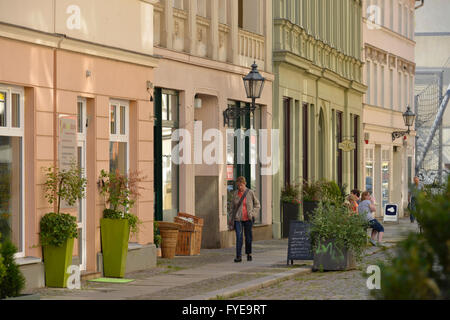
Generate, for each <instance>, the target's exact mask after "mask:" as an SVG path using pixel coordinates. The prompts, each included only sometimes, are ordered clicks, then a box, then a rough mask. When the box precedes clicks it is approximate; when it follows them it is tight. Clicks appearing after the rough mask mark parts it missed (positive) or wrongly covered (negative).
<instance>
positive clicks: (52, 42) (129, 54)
mask: <svg viewBox="0 0 450 320" xmlns="http://www.w3.org/2000/svg"><path fill="white" fill-rule="evenodd" d="M0 26H1V28H0V37H3V38H8V39H12V40H15V41H22V42H27V43H31V44H35V45H40V46H45V47H50V48H54V49H61V50H67V51H71V52H76V53H83V54H87V55H92V56H96V57H101V58H107V59H112V60H118V61H121V62H128V63H133V64H137V65H143V66H146V67H156V66H157V65H158V58H157V57H155V56H152V55H147V54H143V53H138V52H133V51H128V50H124V49H119V48H114V47H109V46H105V45H100V44H96V43H91V42H88V41H83V40H78V39H73V38H68V37H66V36H65V35H61V34H54V33H45V32H42V31H36V30H32V29H29V28H25V27H21V26H15V25H11V24H7V23H3V22H0Z"/></svg>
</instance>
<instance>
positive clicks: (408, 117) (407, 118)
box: [392, 106, 416, 141]
mask: <svg viewBox="0 0 450 320" xmlns="http://www.w3.org/2000/svg"><path fill="white" fill-rule="evenodd" d="M415 118H416V115H415V114H414V113H413V112H412V111H411V108H410V107H409V106H407V107H406V111H405V112H404V113H403V121H404V122H405V126H407V127H408V130H407V131H394V132H392V141H394V140H395V139H397V138H400V137H403V136H406V135H407V134H409V133H410V132H411V130H410V127H412V126H413V125H414V119H415Z"/></svg>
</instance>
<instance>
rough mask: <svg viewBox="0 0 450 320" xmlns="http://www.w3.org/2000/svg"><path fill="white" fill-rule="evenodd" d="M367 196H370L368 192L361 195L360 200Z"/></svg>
mask: <svg viewBox="0 0 450 320" xmlns="http://www.w3.org/2000/svg"><path fill="white" fill-rule="evenodd" d="M367 195H369V196H370V192H369V191H364V192H363V193H361V200H364V198H365V197H366V196H367Z"/></svg>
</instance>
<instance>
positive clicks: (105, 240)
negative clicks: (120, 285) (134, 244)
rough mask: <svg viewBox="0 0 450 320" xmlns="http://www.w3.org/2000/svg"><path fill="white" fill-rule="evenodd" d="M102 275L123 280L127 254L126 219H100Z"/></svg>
mask: <svg viewBox="0 0 450 320" xmlns="http://www.w3.org/2000/svg"><path fill="white" fill-rule="evenodd" d="M100 231H101V238H102V255H103V274H104V276H105V277H111V278H123V277H124V275H125V267H126V263H127V254H128V239H129V237H130V227H129V225H128V220H126V219H105V218H103V219H100Z"/></svg>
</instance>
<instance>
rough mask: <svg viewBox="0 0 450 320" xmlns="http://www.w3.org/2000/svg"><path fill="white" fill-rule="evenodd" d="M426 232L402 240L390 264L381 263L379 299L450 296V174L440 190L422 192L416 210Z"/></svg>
mask: <svg viewBox="0 0 450 320" xmlns="http://www.w3.org/2000/svg"><path fill="white" fill-rule="evenodd" d="M412 213H413V214H414V216H415V217H416V218H417V222H418V223H419V225H420V226H421V229H422V233H412V234H410V235H409V236H408V238H407V239H406V240H404V241H402V242H401V243H400V244H399V246H398V248H397V251H396V256H395V257H394V258H392V259H391V261H390V263H388V264H384V263H379V265H380V269H381V289H380V290H373V291H372V295H373V296H374V297H375V298H378V299H408V300H409V299H450V227H449V226H450V176H449V178H448V181H447V184H446V186H445V189H442V192H440V193H430V192H427V191H421V192H418V194H417V203H416V209H415V210H414V211H413V212H412Z"/></svg>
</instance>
